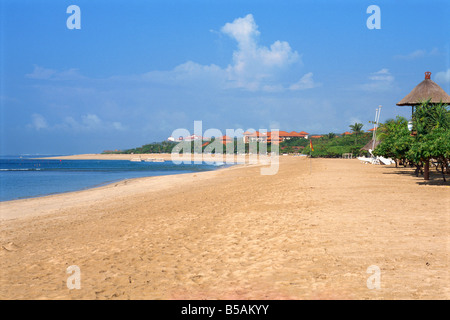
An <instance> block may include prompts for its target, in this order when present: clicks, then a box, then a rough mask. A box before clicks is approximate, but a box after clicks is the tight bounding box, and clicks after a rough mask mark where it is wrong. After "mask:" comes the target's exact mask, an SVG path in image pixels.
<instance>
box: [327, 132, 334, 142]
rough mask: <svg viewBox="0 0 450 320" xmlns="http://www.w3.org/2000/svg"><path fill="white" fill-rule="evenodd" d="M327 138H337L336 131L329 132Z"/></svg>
mask: <svg viewBox="0 0 450 320" xmlns="http://www.w3.org/2000/svg"><path fill="white" fill-rule="evenodd" d="M327 138H328V139H329V140H331V139H333V138H336V134H335V133H334V132H330V133H329V134H327Z"/></svg>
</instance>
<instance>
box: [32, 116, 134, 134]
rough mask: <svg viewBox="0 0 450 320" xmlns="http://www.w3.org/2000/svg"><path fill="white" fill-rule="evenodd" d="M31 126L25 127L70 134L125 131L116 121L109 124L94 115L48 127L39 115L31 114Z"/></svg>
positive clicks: (67, 119) (71, 119) (69, 119)
mask: <svg viewBox="0 0 450 320" xmlns="http://www.w3.org/2000/svg"><path fill="white" fill-rule="evenodd" d="M31 117H32V121H31V124H29V125H28V126H27V127H29V128H33V129H35V130H41V129H48V130H55V129H56V130H70V131H72V132H88V131H100V130H106V131H111V130H117V131H123V130H126V127H125V126H123V125H122V123H120V122H118V121H114V122H109V121H103V120H102V119H100V118H99V117H98V116H97V115H96V114H90V113H88V114H86V115H82V116H81V120H80V121H77V120H75V119H74V118H73V117H71V116H67V117H65V118H64V120H63V121H62V122H61V123H58V124H55V125H52V126H50V125H49V124H48V123H47V120H46V119H45V117H44V116H42V115H41V114H37V113H35V114H33V115H32V116H31Z"/></svg>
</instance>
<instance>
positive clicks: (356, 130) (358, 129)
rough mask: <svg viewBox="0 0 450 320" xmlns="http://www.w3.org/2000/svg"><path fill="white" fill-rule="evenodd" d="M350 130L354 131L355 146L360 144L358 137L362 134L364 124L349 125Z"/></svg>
mask: <svg viewBox="0 0 450 320" xmlns="http://www.w3.org/2000/svg"><path fill="white" fill-rule="evenodd" d="M349 127H350V129H351V130H352V132H353V134H354V135H355V144H357V143H358V135H360V134H361V133H362V128H363V127H364V125H363V124H362V123H357V122H355V124H351V125H349Z"/></svg>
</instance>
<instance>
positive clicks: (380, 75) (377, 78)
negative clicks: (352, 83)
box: [359, 68, 395, 91]
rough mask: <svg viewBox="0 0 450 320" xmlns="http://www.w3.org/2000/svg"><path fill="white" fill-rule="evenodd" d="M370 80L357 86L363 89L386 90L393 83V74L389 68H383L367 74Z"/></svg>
mask: <svg viewBox="0 0 450 320" xmlns="http://www.w3.org/2000/svg"><path fill="white" fill-rule="evenodd" d="M368 79H369V80H370V82H368V83H364V84H362V85H360V86H359V88H360V89H363V90H365V91H386V90H390V89H391V88H392V85H393V83H394V79H395V78H394V76H393V75H392V74H391V73H390V72H389V69H386V68H383V69H381V70H379V71H377V72H373V73H371V74H370V75H369V77H368Z"/></svg>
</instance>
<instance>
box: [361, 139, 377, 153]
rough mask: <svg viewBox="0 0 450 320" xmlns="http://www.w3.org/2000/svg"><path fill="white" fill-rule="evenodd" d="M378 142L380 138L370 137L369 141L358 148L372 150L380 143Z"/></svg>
mask: <svg viewBox="0 0 450 320" xmlns="http://www.w3.org/2000/svg"><path fill="white" fill-rule="evenodd" d="M380 142H381V141H380V140H374V139H370V141H369V142H367V143H366V145H365V146H364V147H362V148H361V149H360V150H365V151H369V150H371V151H373V150H375V148H376V147H377V146H378V145H379V144H380Z"/></svg>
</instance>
